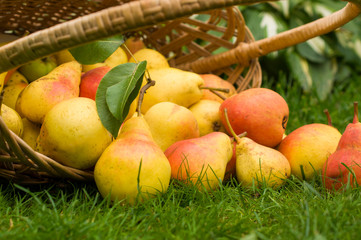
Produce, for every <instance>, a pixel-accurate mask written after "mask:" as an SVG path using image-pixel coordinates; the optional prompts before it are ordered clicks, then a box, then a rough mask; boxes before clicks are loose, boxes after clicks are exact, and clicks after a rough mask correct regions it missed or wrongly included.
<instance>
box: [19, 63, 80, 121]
mask: <svg viewBox="0 0 361 240" xmlns="http://www.w3.org/2000/svg"><path fill="white" fill-rule="evenodd" d="M80 79H81V65H80V64H79V63H78V62H76V61H72V62H68V63H64V64H62V65H60V66H58V67H56V68H55V69H54V70H53V71H51V72H50V73H49V74H47V75H45V76H43V77H41V78H39V79H37V80H35V81H34V82H31V83H30V84H29V85H28V86H27V87H26V88H25V89H24V90H23V91H22V92H21V93H20V95H19V97H18V100H17V102H16V106H15V108H16V111H17V112H19V114H20V115H21V116H23V117H26V118H27V119H29V120H30V121H32V122H35V123H42V122H43V120H44V117H45V114H46V113H47V112H48V111H49V110H50V109H51V108H52V107H53V106H55V105H56V104H57V103H59V102H61V101H64V100H67V99H70V98H75V97H78V96H79V84H80Z"/></svg>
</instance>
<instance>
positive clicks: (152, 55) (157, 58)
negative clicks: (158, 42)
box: [129, 48, 169, 70]
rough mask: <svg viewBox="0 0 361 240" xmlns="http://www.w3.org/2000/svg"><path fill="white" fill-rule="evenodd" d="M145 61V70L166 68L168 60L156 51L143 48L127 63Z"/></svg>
mask: <svg viewBox="0 0 361 240" xmlns="http://www.w3.org/2000/svg"><path fill="white" fill-rule="evenodd" d="M144 60H146V61H147V69H148V70H149V69H153V68H168V67H169V63H168V60H167V59H166V58H165V57H164V56H163V55H162V54H161V53H160V52H158V51H157V50H154V49H150V48H143V49H140V50H138V51H137V52H136V53H134V54H133V57H130V58H129V62H133V63H135V62H141V61H144Z"/></svg>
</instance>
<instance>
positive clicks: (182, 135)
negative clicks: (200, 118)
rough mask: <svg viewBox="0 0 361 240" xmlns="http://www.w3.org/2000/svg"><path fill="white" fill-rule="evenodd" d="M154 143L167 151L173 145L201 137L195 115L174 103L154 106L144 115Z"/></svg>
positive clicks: (162, 103) (161, 103)
mask: <svg viewBox="0 0 361 240" xmlns="http://www.w3.org/2000/svg"><path fill="white" fill-rule="evenodd" d="M144 119H145V120H146V121H147V123H148V125H149V128H150V131H151V133H152V136H153V139H154V141H155V142H156V143H157V144H158V146H159V147H160V148H161V149H162V150H163V151H165V150H166V149H167V148H168V147H169V146H170V145H172V144H173V143H175V142H177V141H180V140H184V139H189V138H196V137H199V129H198V124H197V119H196V118H195V116H194V115H193V113H192V112H191V111H190V110H189V109H187V108H185V107H182V106H179V105H177V104H175V103H172V102H160V103H157V104H155V105H153V106H152V107H151V108H150V109H149V110H148V111H147V112H146V114H145V115H144Z"/></svg>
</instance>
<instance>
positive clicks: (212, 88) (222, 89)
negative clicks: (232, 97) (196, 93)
mask: <svg viewBox="0 0 361 240" xmlns="http://www.w3.org/2000/svg"><path fill="white" fill-rule="evenodd" d="M199 89H207V90H213V91H219V92H224V93H229V88H216V87H207V86H200V87H199Z"/></svg>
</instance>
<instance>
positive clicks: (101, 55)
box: [69, 35, 124, 65]
mask: <svg viewBox="0 0 361 240" xmlns="http://www.w3.org/2000/svg"><path fill="white" fill-rule="evenodd" d="M123 42H124V40H123V36H122V35H117V36H113V37H109V38H104V39H102V40H97V41H94V42H91V43H88V44H85V45H82V46H79V47H76V48H71V49H69V51H70V53H71V54H72V55H73V57H74V58H75V60H77V61H78V62H79V63H81V64H85V65H90V64H95V63H99V62H104V61H105V59H107V58H108V57H109V56H110V55H112V53H113V52H115V50H117V48H118V47H119V46H120V45H122V44H123Z"/></svg>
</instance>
